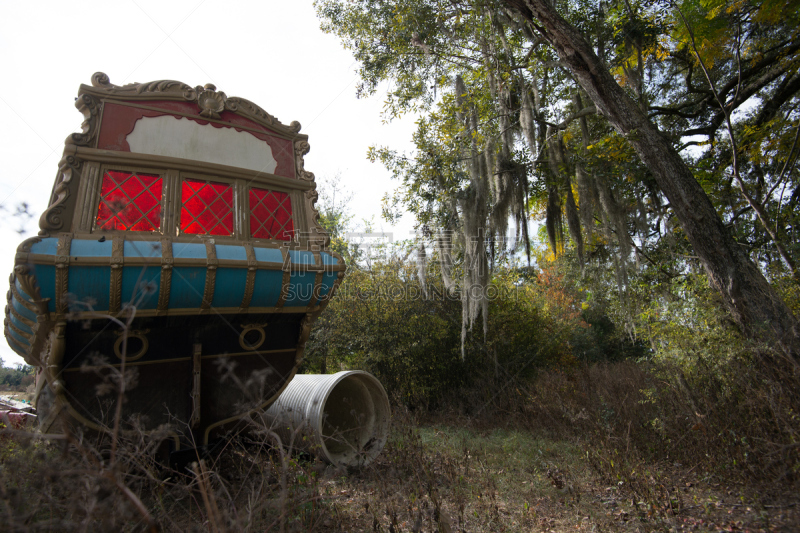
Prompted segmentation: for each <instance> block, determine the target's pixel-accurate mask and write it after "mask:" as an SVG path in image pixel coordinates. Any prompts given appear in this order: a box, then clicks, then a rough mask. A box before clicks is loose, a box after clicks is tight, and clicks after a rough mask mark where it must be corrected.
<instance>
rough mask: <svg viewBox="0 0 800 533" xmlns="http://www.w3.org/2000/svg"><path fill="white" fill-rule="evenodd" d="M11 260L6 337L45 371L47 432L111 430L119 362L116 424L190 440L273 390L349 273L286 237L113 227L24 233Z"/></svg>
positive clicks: (239, 415)
mask: <svg viewBox="0 0 800 533" xmlns="http://www.w3.org/2000/svg"><path fill="white" fill-rule="evenodd" d="M82 237H83V236H82ZM16 264H17V266H16V268H15V272H14V273H13V274H12V276H11V280H10V281H11V289H10V290H9V293H8V305H7V307H6V321H5V333H6V338H7V340H8V342H9V344H10V346H11V347H12V348H13V349H14V350H15V351H16V352H17V353H18V354H19V355H21V356H22V357H23V358H25V359H26V361H28V362H29V363H30V364H34V365H38V366H40V374H41V375H40V378H41V379H40V380H39V386H40V389H41V390H40V392H43V394H41V396H40V399H39V409H40V425H41V427H42V429H43V430H45V431H48V430H59V428H57V427H55V425H56V423H61V422H63V421H69V422H71V423H73V422H79V423H80V424H82V425H83V426H87V427H90V428H93V429H97V430H104V429H108V428H109V427H112V426H113V416H114V413H115V412H116V400H117V393H116V390H117V389H116V386H108V385H109V384H113V383H116V379H115V375H117V374H118V373H119V371H120V369H123V368H124V369H125V372H126V373H128V374H129V375H130V376H132V377H134V378H135V379H133V380H132V381H131V382H130V383H129V384H128V385H126V390H125V401H124V403H123V410H122V413H123V415H122V421H123V429H134V428H136V427H138V428H139V429H143V430H145V431H152V430H155V429H156V428H159V427H160V426H163V425H165V424H166V425H168V426H170V427H172V428H174V435H175V437H176V438H178V435H179V434H181V435H183V436H188V435H189V434H190V433H191V439H192V441H193V442H195V443H196V444H200V443H203V444H204V443H207V442H208V440H209V439H213V438H214V437H215V436H216V435H217V434H218V433H222V432H224V431H227V430H229V429H230V428H231V427H232V425H234V424H236V423H239V422H240V421H241V420H242V419H243V418H246V417H247V415H248V414H250V413H252V412H254V410H258V409H264V408H265V407H267V406H268V405H269V404H270V403H272V402H273V401H274V400H275V399H276V398H277V397H278V395H279V394H280V392H281V391H282V390H283V389H284V387H285V386H286V385H287V384H288V382H289V380H291V378H292V377H293V376H294V374H295V373H296V371H297V367H298V365H299V363H300V361H301V359H302V355H303V349H304V345H305V341H306V339H307V337H308V333H309V329H310V326H311V323H312V321H313V319H314V318H315V317H316V315H317V314H318V313H319V312H320V311H321V309H322V308H323V307H324V306H325V304H326V303H327V301H328V299H329V298H330V297H331V296H332V294H333V292H334V290H335V286H336V285H337V284H338V282H339V280H340V278H341V276H342V275H343V270H344V264H343V263H342V261H341V259H340V258H338V257H336V256H335V255H333V254H331V253H328V252H325V251H308V250H303V249H299V248H298V247H296V246H295V247H294V248H293V246H292V244H291V243H287V244H285V245H283V246H273V247H269V246H254V245H252V244H250V243H244V244H219V243H215V241H214V239H212V238H208V237H205V238H202V239H201V238H195V239H194V240H190V241H188V242H184V241H180V240H175V239H165V238H159V239H157V240H155V239H154V240H147V238H146V236H143V235H135V236H134V235H131V236H123V235H119V234H117V235H114V236H113V237H112V238H109V239H107V240H105V239H87V238H77V237H74V236H73V235H72V234H60V235H58V236H53V237H41V238H40V237H37V238H33V239H29V240H28V241H26V242H25V243H23V245H22V246H21V247H20V251H19V253H18V254H17V260H16ZM47 384H49V387H48V386H47ZM200 441H202V442H200Z"/></svg>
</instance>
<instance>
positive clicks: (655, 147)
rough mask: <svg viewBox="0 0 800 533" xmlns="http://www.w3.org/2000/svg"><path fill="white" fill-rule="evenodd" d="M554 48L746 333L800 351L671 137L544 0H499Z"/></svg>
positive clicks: (793, 329)
mask: <svg viewBox="0 0 800 533" xmlns="http://www.w3.org/2000/svg"><path fill="white" fill-rule="evenodd" d="M504 2H505V4H506V5H508V6H511V7H512V8H514V9H516V10H517V11H519V12H520V13H521V14H522V16H523V18H525V19H526V20H528V21H529V22H531V23H532V24H533V25H534V26H535V27H536V28H537V29H538V30H539V31H540V33H542V35H543V36H544V37H545V39H547V40H548V42H549V43H550V44H551V45H552V46H553V47H554V48H555V50H556V52H557V53H558V55H559V57H560V58H561V61H563V62H564V63H565V64H566V65H567V66H568V67H569V69H570V70H571V71H572V74H573V75H574V76H575V79H576V80H577V81H578V83H580V85H581V86H582V87H583V89H584V90H585V91H586V93H587V94H588V95H589V98H591V99H592V101H593V102H594V104H595V106H596V107H597V109H598V111H599V112H600V113H602V114H603V115H604V116H605V117H606V119H608V121H609V122H610V123H611V125H612V126H614V128H615V129H616V130H617V131H618V132H620V133H621V134H622V135H624V136H625V137H626V138H627V139H628V142H630V143H631V145H632V146H633V148H634V149H635V150H636V152H637V153H638V154H639V157H640V158H641V159H642V162H644V164H645V165H647V167H648V168H649V169H650V172H652V173H653V176H654V177H655V179H656V182H657V183H658V185H659V187H660V188H661V190H662V191H663V193H664V195H665V196H666V197H667V199H668V200H669V202H670V205H671V207H672V209H673V211H674V212H675V216H676V217H677V218H678V220H679V221H680V224H681V226H682V227H683V230H684V231H685V232H686V235H687V237H688V239H689V242H690V243H691V244H692V246H693V247H694V250H695V253H696V254H697V255H698V256H699V257H700V260H701V261H702V262H703V266H704V267H705V270H706V272H707V273H708V277H709V280H710V281H711V284H712V286H713V287H714V288H715V289H716V290H718V291H719V292H720V294H721V295H722V298H723V300H724V302H725V305H726V306H727V308H728V310H729V311H730V313H731V315H732V317H733V319H734V321H735V322H736V323H737V324H738V325H739V326H740V327H741V329H742V331H743V332H744V333H745V335H747V336H748V337H750V338H752V339H755V340H758V341H764V342H767V343H769V344H771V345H774V346H776V347H779V348H781V349H782V350H783V351H785V352H786V353H789V354H791V355H792V356H793V357H795V358H797V357H798V356H800V326H798V323H797V320H796V319H795V318H794V316H793V315H792V313H791V311H790V310H789V308H788V307H787V306H786V304H785V303H784V302H783V301H782V300H781V298H780V297H779V296H778V294H777V293H776V292H775V291H774V290H773V289H772V287H771V286H770V285H769V283H768V282H767V280H766V278H765V277H764V275H763V274H762V273H761V271H760V270H759V269H758V267H757V266H756V265H755V264H754V263H753V262H752V261H751V260H750V259H749V258H748V257H747V255H746V254H745V253H744V251H743V250H742V249H741V248H740V246H739V245H738V244H737V243H736V241H735V240H734V239H733V238H732V237H731V235H730V234H729V233H728V231H727V230H726V228H725V226H724V225H723V223H722V220H721V219H720V217H719V215H718V214H717V212H716V210H715V209H714V206H713V205H712V204H711V201H710V200H709V198H708V196H707V195H706V193H705V191H704V190H703V188H702V187H701V186H700V184H699V183H698V182H697V180H696V179H695V178H694V175H693V174H692V172H691V171H690V170H689V167H687V166H686V164H685V163H684V161H683V159H681V157H680V155H679V154H678V152H677V151H676V150H675V149H674V148H673V146H672V143H671V142H670V141H669V140H668V139H667V138H666V137H664V136H663V135H662V134H661V132H660V131H659V130H658V128H657V127H656V126H655V125H654V124H653V123H652V122H650V120H649V119H648V118H647V116H646V115H645V113H644V112H643V111H642V110H641V108H640V107H639V106H638V105H637V104H636V102H634V101H633V99H631V98H630V97H629V96H628V95H627V94H625V91H623V89H622V88H621V87H620V86H619V85H618V84H617V82H616V81H615V80H614V78H613V77H612V76H611V74H609V72H608V69H607V68H606V67H605V65H604V64H603V63H602V62H601V61H600V59H599V58H598V57H597V55H595V53H594V51H593V50H592V47H591V46H590V45H589V43H588V42H587V41H586V40H585V39H584V38H583V36H582V35H581V34H580V33H579V32H578V30H577V29H576V28H574V27H573V26H572V25H570V24H569V23H568V22H567V21H565V20H564V19H563V18H562V17H561V16H560V15H559V14H558V13H557V12H556V10H555V9H554V8H553V7H552V5H551V4H550V3H549V2H548V1H547V0H504Z"/></svg>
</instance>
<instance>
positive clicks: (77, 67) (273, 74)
mask: <svg viewBox="0 0 800 533" xmlns="http://www.w3.org/2000/svg"><path fill="white" fill-rule="evenodd" d="M2 13H3V16H2V18H0V66H1V67H2V68H0V72H2V76H3V80H2V83H0V120H1V121H2V122H0V123H1V124H2V127H0V156H1V157H2V161H3V170H2V174H0V204H2V205H3V206H5V207H6V209H13V207H14V206H15V205H16V204H19V203H20V202H27V203H29V204H30V206H31V211H32V212H34V213H35V214H36V219H34V220H32V221H31V222H30V223H28V224H27V225H26V229H27V230H28V233H27V234H26V235H25V237H27V236H31V235H34V234H35V233H36V232H37V231H38V226H37V223H36V220H37V219H38V215H39V214H41V212H42V211H43V210H44V208H45V207H46V202H47V200H48V197H49V193H50V190H51V188H52V186H53V181H54V179H55V175H56V170H57V166H58V161H59V159H60V158H61V153H62V150H63V148H64V139H65V138H66V137H67V135H69V134H70V133H72V132H74V131H79V130H80V124H81V122H82V120H83V118H82V115H81V114H80V113H79V112H78V111H77V110H76V109H75V107H74V100H75V97H76V96H77V92H78V86H79V85H80V84H81V83H86V84H89V83H90V79H91V75H92V74H93V73H94V72H97V71H101V72H105V73H106V74H108V76H109V78H110V79H111V83H114V84H116V85H124V84H126V83H131V82H148V81H154V80H161V79H173V80H178V81H182V82H184V83H187V84H189V85H192V86H196V85H205V84H206V83H213V84H214V85H216V87H217V90H219V91H223V92H225V93H226V94H227V95H228V96H240V97H243V98H246V99H248V100H251V101H253V102H255V103H256V104H258V105H260V106H261V107H262V108H264V110H265V111H267V112H268V113H270V114H272V115H273V116H275V117H276V118H278V119H279V120H280V121H281V122H283V123H284V124H289V123H290V122H292V121H293V120H297V121H299V122H300V123H301V124H302V126H303V128H302V130H301V132H302V133H305V134H307V135H308V136H309V143H310V144H311V152H310V153H309V154H308V155H307V156H306V159H305V160H306V164H305V168H306V169H307V170H310V171H311V172H314V173H315V174H316V176H317V180H318V181H321V179H322V180H324V179H325V178H330V177H333V176H335V175H337V174H339V175H340V176H341V182H342V184H343V185H344V186H345V187H346V188H347V189H349V190H351V191H353V193H354V194H355V196H354V201H353V202H352V210H353V212H354V213H355V214H356V216H357V218H359V219H361V218H370V217H374V221H375V223H376V229H378V230H383V231H391V232H393V233H394V235H395V237H394V238H395V239H402V238H408V237H409V236H410V232H411V230H412V228H413V221H412V220H409V218H410V217H408V216H406V217H404V219H403V220H402V221H401V223H400V224H398V226H396V227H390V226H389V225H388V224H387V223H386V222H384V221H382V220H381V218H380V201H381V198H382V197H383V195H384V194H385V193H387V192H389V191H391V190H393V189H394V188H395V187H396V186H397V185H398V184H397V182H393V181H392V180H390V179H389V176H388V173H387V171H386V170H385V169H384V168H383V167H382V166H380V165H379V164H372V163H369V162H368V161H367V160H366V157H365V154H366V151H367V147H368V146H370V145H372V144H376V145H389V146H392V147H394V148H397V149H400V150H410V149H411V145H410V143H409V140H410V138H411V133H412V131H413V129H414V123H413V119H411V118H409V119H408V120H403V121H399V122H397V121H395V122H392V123H390V124H384V123H383V121H382V118H381V109H382V104H383V99H382V97H381V96H375V97H372V98H369V99H366V100H358V99H356V97H355V86H356V83H357V81H358V80H357V76H356V73H355V69H356V67H357V64H356V63H355V61H354V60H353V58H352V56H351V55H350V53H349V52H348V51H346V50H344V49H343V48H342V46H341V44H340V43H339V41H338V39H337V38H336V37H334V36H332V35H326V34H324V33H322V31H320V29H319V21H318V20H317V18H316V16H315V13H314V9H313V7H312V5H311V1H310V0H293V1H285V0H284V1H278V0H258V1H230V0H229V1H225V2H222V1H220V0H190V1H185V2H184V1H172V0H170V1H169V2H165V1H164V0H161V1H156V0H136V1H133V0H122V1H119V2H108V1H103V2H101V1H70V2H65V1H63V0H61V1H47V2H41V1H39V2H16V1H11V0H2ZM18 225H19V224H18V222H17V221H15V220H14V219H11V218H10V217H9V216H8V214H7V212H5V213H0V239H2V240H1V241H0V243H2V246H0V274H2V276H3V277H2V280H3V281H2V283H7V281H6V280H7V279H8V278H7V277H6V276H7V274H10V273H11V270H12V268H13V260H14V252H15V249H16V246H17V244H18V243H19V242H20V241H21V240H22V239H23V238H24V237H20V235H19V234H18V233H16V231H15V229H16V228H17V227H18ZM5 290H7V288H5V289H4V291H5ZM0 357H2V359H3V360H4V361H5V364H6V366H8V365H12V364H17V363H22V359H21V358H19V357H18V356H16V354H14V352H12V351H11V349H10V348H9V347H8V345H7V344H6V342H5V339H3V340H2V341H0Z"/></svg>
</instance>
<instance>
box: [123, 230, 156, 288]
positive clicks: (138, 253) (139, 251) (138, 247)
mask: <svg viewBox="0 0 800 533" xmlns="http://www.w3.org/2000/svg"><path fill="white" fill-rule="evenodd" d="M122 253H123V254H124V255H125V257H159V258H160V257H161V243H160V242H159V241H125V243H124V247H123V252H122ZM123 301H124V300H123Z"/></svg>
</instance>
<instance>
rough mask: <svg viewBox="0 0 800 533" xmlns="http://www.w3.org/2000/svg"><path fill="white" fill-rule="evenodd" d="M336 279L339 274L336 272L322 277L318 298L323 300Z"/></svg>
mask: <svg viewBox="0 0 800 533" xmlns="http://www.w3.org/2000/svg"><path fill="white" fill-rule="evenodd" d="M338 277H339V274H338V273H336V272H328V273H325V274H323V275H322V283H320V288H319V295H318V296H319V297H320V298H324V297H325V296H327V295H328V293H329V292H330V291H331V288H332V287H333V284H334V282H335V281H336V278H338Z"/></svg>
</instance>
